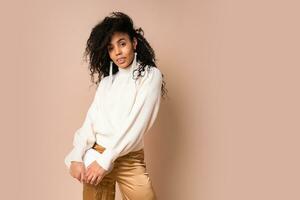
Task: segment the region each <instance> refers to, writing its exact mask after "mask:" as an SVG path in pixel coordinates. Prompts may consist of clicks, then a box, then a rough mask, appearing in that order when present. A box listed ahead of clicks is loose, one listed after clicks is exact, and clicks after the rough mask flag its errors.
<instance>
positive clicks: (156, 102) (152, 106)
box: [96, 68, 162, 170]
mask: <svg viewBox="0 0 300 200" xmlns="http://www.w3.org/2000/svg"><path fill="white" fill-rule="evenodd" d="M145 76H147V77H143V78H144V79H143V80H142V83H141V85H140V88H139V89H138V92H137V97H136V101H135V104H134V106H133V108H132V110H131V112H130V114H129V115H128V117H127V118H126V119H125V120H124V122H123V123H122V124H121V125H120V128H119V129H118V133H116V137H115V138H114V141H112V145H111V146H110V148H107V149H106V150H105V151H104V152H103V153H102V156H100V157H99V158H97V159H96V161H97V162H98V164H99V165H100V166H101V167H102V168H104V169H105V170H109V169H110V168H111V166H112V164H113V162H114V161H115V159H117V158H118V157H119V156H120V155H121V154H122V155H125V154H127V153H129V152H131V151H132V149H134V147H135V145H136V144H138V143H139V142H140V141H141V140H142V139H143V136H144V134H145V133H146V132H147V131H148V130H149V129H150V128H151V126H152V125H153V123H154V121H155V118H156V116H157V113H158V110H159V106H160V95H161V85H162V74H161V72H160V71H159V69H157V68H151V69H150V72H149V74H148V73H146V74H145Z"/></svg>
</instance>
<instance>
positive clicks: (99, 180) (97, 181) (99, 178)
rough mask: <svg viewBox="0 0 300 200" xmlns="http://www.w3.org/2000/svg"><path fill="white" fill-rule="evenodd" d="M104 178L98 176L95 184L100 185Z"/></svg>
mask: <svg viewBox="0 0 300 200" xmlns="http://www.w3.org/2000/svg"><path fill="white" fill-rule="evenodd" d="M102 178H103V176H98V178H97V180H96V184H95V185H98V184H99V183H100V182H101V180H102Z"/></svg>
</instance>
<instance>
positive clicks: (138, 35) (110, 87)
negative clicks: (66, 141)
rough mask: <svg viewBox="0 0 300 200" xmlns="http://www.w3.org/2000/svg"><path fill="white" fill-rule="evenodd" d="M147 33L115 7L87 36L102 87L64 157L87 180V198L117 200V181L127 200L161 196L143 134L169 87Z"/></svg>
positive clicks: (93, 68)
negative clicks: (154, 183)
mask: <svg viewBox="0 0 300 200" xmlns="http://www.w3.org/2000/svg"><path fill="white" fill-rule="evenodd" d="M143 35H144V34H143V30H142V29H141V28H139V29H134V26H133V22H132V20H131V18H130V17H129V16H127V15H126V14H124V13H121V12H112V13H111V15H110V16H108V17H105V18H104V19H103V20H102V21H101V22H100V23H99V24H97V25H96V26H95V27H94V28H93V29H92V32H91V34H90V37H89V39H88V41H87V46H86V51H85V56H86V57H88V58H89V69H90V72H91V74H90V75H91V78H92V81H93V82H95V83H96V84H97V85H98V87H97V90H96V93H95V97H94V100H93V102H92V104H91V106H90V108H89V110H88V112H87V115H86V118H85V121H84V123H83V125H82V127H81V128H79V129H78V130H77V131H76V132H75V134H74V140H73V146H74V148H73V149H72V151H71V152H70V153H69V154H68V155H67V156H66V158H65V163H66V165H67V167H68V168H69V172H70V174H71V176H72V177H74V178H76V179H77V180H79V181H80V182H81V183H83V199H84V200H96V199H97V200H98V199H108V200H110V199H114V197H115V184H116V182H118V185H119V188H120V191H121V194H122V196H123V199H130V200H135V199H137V200H140V199H143V200H147V199H156V195H155V192H154V189H153V186H152V183H151V180H150V178H149V174H148V173H147V170H146V163H145V161H144V148H143V147H144V141H143V137H144V135H145V134H146V132H147V131H148V130H149V129H150V128H151V127H152V125H153V123H154V121H155V119H156V116H157V113H158V110H159V107H160V100H161V98H160V97H161V96H162V97H164V94H165V93H166V89H165V83H164V81H163V74H162V73H161V72H160V70H159V69H158V68H157V67H156V64H155V61H156V60H155V54H154V51H153V49H152V48H151V46H150V45H149V43H148V42H147V40H146V39H145V38H144V36H143ZM94 74H98V80H97V81H94ZM95 152H97V153H95ZM87 160H89V164H87V163H88V161H87Z"/></svg>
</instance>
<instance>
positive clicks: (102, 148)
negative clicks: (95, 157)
mask: <svg viewBox="0 0 300 200" xmlns="http://www.w3.org/2000/svg"><path fill="white" fill-rule="evenodd" d="M92 148H93V149H95V150H96V151H98V152H99V153H103V151H105V147H103V146H101V145H99V144H97V143H95V144H94V145H93V147H92Z"/></svg>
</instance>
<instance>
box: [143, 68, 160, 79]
mask: <svg viewBox="0 0 300 200" xmlns="http://www.w3.org/2000/svg"><path fill="white" fill-rule="evenodd" d="M144 77H145V79H148V80H149V81H151V82H152V81H161V80H162V73H161V71H160V69H158V68H157V67H153V66H149V65H147V66H146V67H145V76H144Z"/></svg>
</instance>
